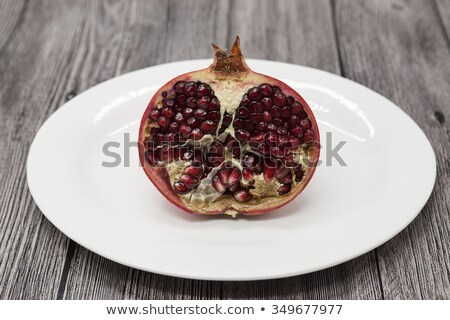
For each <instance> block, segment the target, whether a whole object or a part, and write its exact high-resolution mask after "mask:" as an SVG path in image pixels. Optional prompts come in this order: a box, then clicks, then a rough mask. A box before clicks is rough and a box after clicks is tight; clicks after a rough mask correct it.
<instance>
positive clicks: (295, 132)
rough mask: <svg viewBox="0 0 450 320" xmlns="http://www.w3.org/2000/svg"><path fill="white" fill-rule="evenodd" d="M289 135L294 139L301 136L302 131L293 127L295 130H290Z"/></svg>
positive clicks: (298, 127)
mask: <svg viewBox="0 0 450 320" xmlns="http://www.w3.org/2000/svg"><path fill="white" fill-rule="evenodd" d="M290 134H291V135H293V136H296V137H301V136H303V129H302V128H301V127H300V126H295V128H293V129H291V131H290Z"/></svg>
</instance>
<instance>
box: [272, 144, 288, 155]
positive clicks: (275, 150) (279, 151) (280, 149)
mask: <svg viewBox="0 0 450 320" xmlns="http://www.w3.org/2000/svg"><path fill="white" fill-rule="evenodd" d="M272 155H273V156H274V157H277V158H283V157H285V156H286V153H285V150H284V148H283V147H281V146H280V147H278V148H273V149H272Z"/></svg>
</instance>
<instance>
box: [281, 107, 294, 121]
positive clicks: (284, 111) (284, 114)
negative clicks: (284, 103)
mask: <svg viewBox="0 0 450 320" xmlns="http://www.w3.org/2000/svg"><path fill="white" fill-rule="evenodd" d="M291 114H292V113H291V109H290V108H289V107H284V108H283V109H281V117H282V118H283V119H286V118H289V117H290V116H291Z"/></svg>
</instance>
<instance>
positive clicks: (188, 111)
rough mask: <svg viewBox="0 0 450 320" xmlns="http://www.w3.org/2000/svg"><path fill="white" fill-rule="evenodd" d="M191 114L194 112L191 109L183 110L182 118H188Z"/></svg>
mask: <svg viewBox="0 0 450 320" xmlns="http://www.w3.org/2000/svg"><path fill="white" fill-rule="evenodd" d="M193 113H194V110H193V109H192V108H185V109H184V110H183V116H184V117H185V118H189V117H190V116H192V114H193Z"/></svg>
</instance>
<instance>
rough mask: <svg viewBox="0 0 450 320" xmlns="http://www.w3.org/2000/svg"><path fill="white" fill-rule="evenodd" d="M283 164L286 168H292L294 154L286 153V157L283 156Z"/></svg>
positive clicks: (293, 165)
mask: <svg viewBox="0 0 450 320" xmlns="http://www.w3.org/2000/svg"><path fill="white" fill-rule="evenodd" d="M284 164H285V165H286V168H292V167H295V166H296V163H295V161H294V155H293V154H292V153H289V154H287V155H286V158H284Z"/></svg>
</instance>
